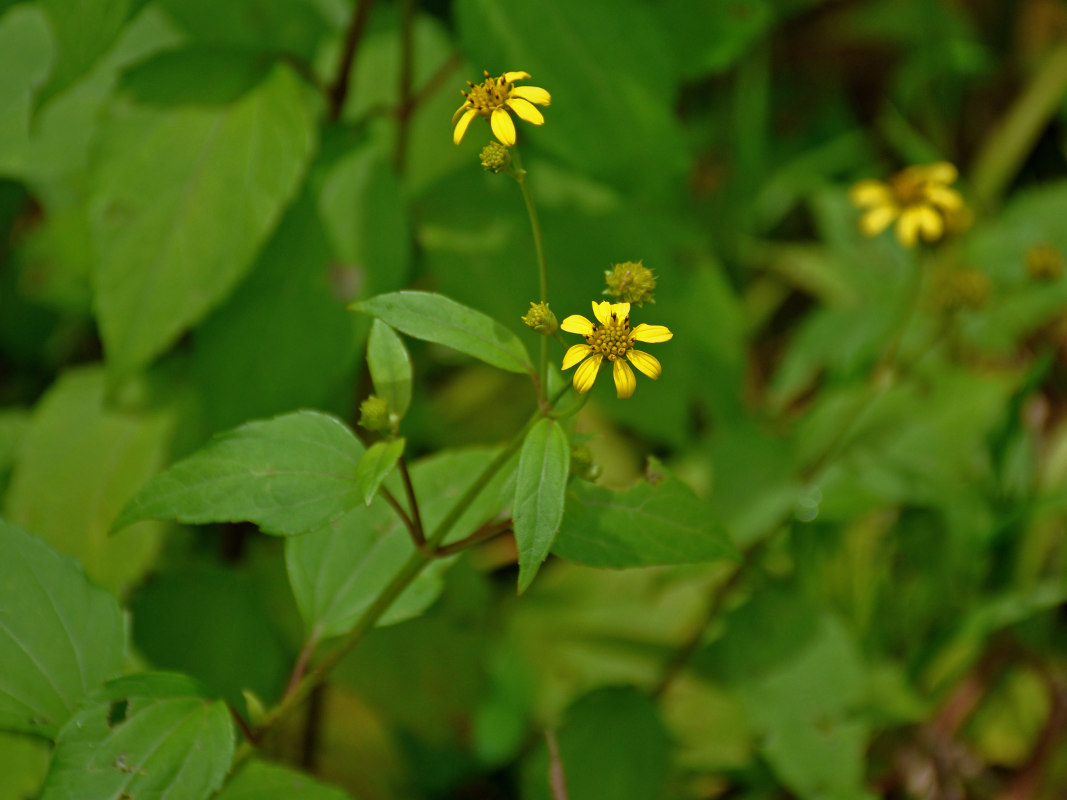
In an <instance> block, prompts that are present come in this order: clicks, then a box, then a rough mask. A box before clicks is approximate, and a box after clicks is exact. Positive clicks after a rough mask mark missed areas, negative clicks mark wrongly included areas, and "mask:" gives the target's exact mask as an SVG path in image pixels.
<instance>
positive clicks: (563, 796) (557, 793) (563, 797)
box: [545, 730, 567, 800]
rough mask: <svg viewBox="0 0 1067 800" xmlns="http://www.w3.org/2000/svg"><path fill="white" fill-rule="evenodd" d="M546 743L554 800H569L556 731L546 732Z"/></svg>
mask: <svg viewBox="0 0 1067 800" xmlns="http://www.w3.org/2000/svg"><path fill="white" fill-rule="evenodd" d="M545 743H546V744H547V745H548V785H549V787H550V788H551V789H552V800H567V776H566V774H565V773H564V772H563V760H562V759H561V758H560V757H559V742H557V741H556V732H555V731H553V730H546V731H545Z"/></svg>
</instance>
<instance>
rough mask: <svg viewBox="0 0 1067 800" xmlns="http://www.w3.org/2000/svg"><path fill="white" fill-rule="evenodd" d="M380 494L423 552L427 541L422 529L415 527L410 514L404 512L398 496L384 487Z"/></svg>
mask: <svg viewBox="0 0 1067 800" xmlns="http://www.w3.org/2000/svg"><path fill="white" fill-rule="evenodd" d="M378 492H379V493H380V494H381V496H382V497H383V498H385V502H387V503H388V504H389V505H390V506H392V507H393V511H395V512H396V515H397V516H398V517H400V521H401V522H403V523H404V527H405V528H407V529H408V533H410V534H411V541H412V542H414V544H415V547H417V548H419V549H420V550H421V549H422V547H423V545H425V544H426V540H425V538H424V537H423V535H422V531H421V530H420V528H419V527H417V526H416V525H415V523H414V522H413V521H412V519H411V517H409V516H408V512H407V511H405V510H404V507H403V506H402V505H400V501H399V500H397V499H396V496H395V495H394V494H393V493H392V492H390V491H389V490H388V489H386V488H385V487H384V486H381V487H379V489H378Z"/></svg>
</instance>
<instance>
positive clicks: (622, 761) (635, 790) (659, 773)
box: [522, 687, 672, 800]
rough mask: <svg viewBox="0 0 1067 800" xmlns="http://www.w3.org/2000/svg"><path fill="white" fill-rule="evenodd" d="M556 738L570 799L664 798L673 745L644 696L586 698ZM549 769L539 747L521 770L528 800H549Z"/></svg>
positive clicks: (613, 692) (612, 693)
mask: <svg viewBox="0 0 1067 800" xmlns="http://www.w3.org/2000/svg"><path fill="white" fill-rule="evenodd" d="M557 738H558V742H559V759H560V762H561V764H562V767H563V772H564V774H565V776H566V786H567V797H568V798H569V800H602V798H605V797H610V798H612V800H651V799H652V798H660V797H664V796H665V794H664V792H665V789H666V781H667V775H668V773H669V771H670V762H671V749H672V747H671V741H670V738H669V737H668V735H667V731H666V730H665V729H664V727H663V723H662V722H661V721H660V718H659V713H658V711H657V710H656V705H655V703H654V702H653V701H652V700H651V699H649V697H648V696H647V695H646V694H644V693H643V692H639V691H638V690H636V689H632V688H624V687H618V688H611V689H600V690H597V691H595V692H592V693H590V694H587V695H586V696H585V697H583V698H582V699H580V700H579V701H578V702H576V703H575V704H574V705H573V706H571V707H570V708H569V709H568V710H567V714H566V718H565V721H564V723H563V726H562V727H561V728H560V730H559V733H558V737H557ZM549 769H550V767H549V759H548V752H547V748H546V746H545V745H544V743H541V744H540V745H539V746H538V748H537V750H536V751H535V752H534V754H533V755H532V756H531V757H530V758H529V759H528V760H527V762H526V763H525V764H524V765H523V794H522V796H523V798H524V799H525V800H551V798H552V797H553V796H554V794H553V793H552V792H551V791H550V788H549Z"/></svg>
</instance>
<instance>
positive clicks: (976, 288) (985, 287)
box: [931, 267, 992, 311]
mask: <svg viewBox="0 0 1067 800" xmlns="http://www.w3.org/2000/svg"><path fill="white" fill-rule="evenodd" d="M991 292H992V282H991V281H990V280H989V276H988V275H986V274H985V273H984V272H982V271H981V270H979V269H974V268H972V267H961V268H952V269H942V270H939V271H937V272H935V273H934V275H933V286H932V289H931V297H932V300H933V303H934V305H935V306H937V307H938V308H942V309H945V310H946V311H952V310H955V309H959V308H971V309H978V308H982V307H984V306H985V304H986V303H987V302H988V301H989V295H990V293H991Z"/></svg>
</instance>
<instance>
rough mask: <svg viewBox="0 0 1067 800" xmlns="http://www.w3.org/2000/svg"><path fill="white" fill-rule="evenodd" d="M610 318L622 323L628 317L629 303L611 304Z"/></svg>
mask: <svg viewBox="0 0 1067 800" xmlns="http://www.w3.org/2000/svg"><path fill="white" fill-rule="evenodd" d="M611 316H613V317H615V319H617V320H619V321H620V322H622V320H624V319H626V318H627V317H628V316H630V304H629V303H612V304H611Z"/></svg>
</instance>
